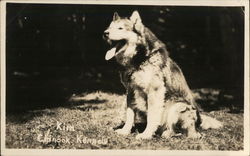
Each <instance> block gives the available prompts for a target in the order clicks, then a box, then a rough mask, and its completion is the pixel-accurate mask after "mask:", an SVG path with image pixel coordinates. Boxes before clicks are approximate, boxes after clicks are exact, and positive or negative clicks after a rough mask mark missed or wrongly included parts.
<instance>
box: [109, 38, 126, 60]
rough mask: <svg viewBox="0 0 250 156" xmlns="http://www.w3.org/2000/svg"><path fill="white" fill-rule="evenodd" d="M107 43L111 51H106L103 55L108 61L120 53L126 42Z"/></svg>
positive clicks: (112, 41) (113, 41) (110, 41)
mask: <svg viewBox="0 0 250 156" xmlns="http://www.w3.org/2000/svg"><path fill="white" fill-rule="evenodd" d="M108 43H109V44H110V47H111V49H110V50H108V51H107V53H106V55H105V59H106V60H110V59H111V58H113V57H114V56H116V55H117V54H119V53H120V52H122V51H123V50H122V48H123V47H124V46H125V44H126V40H118V41H115V40H108Z"/></svg>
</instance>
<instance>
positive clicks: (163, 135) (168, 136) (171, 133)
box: [161, 130, 174, 138]
mask: <svg viewBox="0 0 250 156" xmlns="http://www.w3.org/2000/svg"><path fill="white" fill-rule="evenodd" d="M173 135H174V133H173V132H171V131H169V130H166V131H164V132H163V133H162V135H161V137H163V138H171V137H172V136H173Z"/></svg>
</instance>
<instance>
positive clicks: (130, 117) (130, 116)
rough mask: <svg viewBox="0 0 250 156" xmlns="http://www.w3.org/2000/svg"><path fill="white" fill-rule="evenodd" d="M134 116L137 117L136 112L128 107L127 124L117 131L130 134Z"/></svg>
mask: <svg viewBox="0 0 250 156" xmlns="http://www.w3.org/2000/svg"><path fill="white" fill-rule="evenodd" d="M134 118H135V113H134V111H133V109H131V108H130V107H128V108H127V113H126V122H125V125H124V126H123V127H122V128H121V129H117V130H116V131H115V132H117V133H118V134H122V135H128V134H130V132H131V129H132V127H133V125H134Z"/></svg>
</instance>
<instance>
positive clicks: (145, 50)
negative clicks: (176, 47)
mask: <svg viewBox="0 0 250 156" xmlns="http://www.w3.org/2000/svg"><path fill="white" fill-rule="evenodd" d="M104 39H105V40H106V41H107V42H108V43H109V44H110V46H111V49H110V50H108V51H107V53H106V56H105V59H106V60H109V59H111V58H113V57H114V58H115V59H116V61H117V62H118V63H119V64H120V65H122V66H123V70H121V71H120V77H121V82H122V84H123V85H124V86H125V88H126V91H127V110H126V112H127V113H126V122H125V125H124V126H123V128H121V129H117V130H116V132H117V133H119V134H123V135H127V134H130V133H131V129H132V127H133V126H134V124H135V119H136V118H137V117H138V116H144V117H145V120H146V124H147V125H146V129H145V130H144V132H143V133H139V134H138V135H137V136H136V138H137V139H149V138H151V137H152V136H153V135H154V134H155V132H156V131H158V130H159V131H160V132H161V135H162V137H166V138H168V137H171V136H173V135H175V134H176V131H175V130H176V126H177V125H179V127H180V128H181V129H183V130H185V131H186V132H187V136H188V137H191V138H200V137H201V134H200V133H199V132H198V131H197V128H199V127H201V128H203V129H208V128H220V127H221V126H222V124H221V123H220V122H219V121H217V120H216V119H213V118H211V117H208V116H205V115H202V114H200V113H199V110H198V107H197V106H196V104H195V101H194V98H193V95H192V92H191V90H190V89H189V87H188V85H187V83H186V80H185V78H184V76H183V73H182V71H181V69H180V68H179V66H178V65H177V64H176V63H175V62H174V61H173V60H172V59H171V58H170V57H169V55H168V51H167V50H166V47H165V45H164V44H163V43H162V42H161V41H160V40H159V39H158V38H157V37H156V36H155V35H154V34H153V33H152V32H151V31H150V30H149V29H148V28H147V27H145V26H144V25H143V23H142V20H141V18H140V15H139V13H138V12H137V11H134V12H133V13H132V15H131V17H129V18H122V17H120V16H119V15H118V14H117V13H114V16H113V21H112V22H111V24H110V26H109V27H108V28H107V29H106V30H105V31H104Z"/></svg>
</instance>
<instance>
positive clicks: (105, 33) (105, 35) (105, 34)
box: [103, 30, 109, 39]
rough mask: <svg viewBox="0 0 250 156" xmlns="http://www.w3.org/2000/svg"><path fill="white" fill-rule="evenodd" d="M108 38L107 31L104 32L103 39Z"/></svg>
mask: <svg viewBox="0 0 250 156" xmlns="http://www.w3.org/2000/svg"><path fill="white" fill-rule="evenodd" d="M108 37H109V31H108V30H105V31H104V33H103V38H104V39H108Z"/></svg>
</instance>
